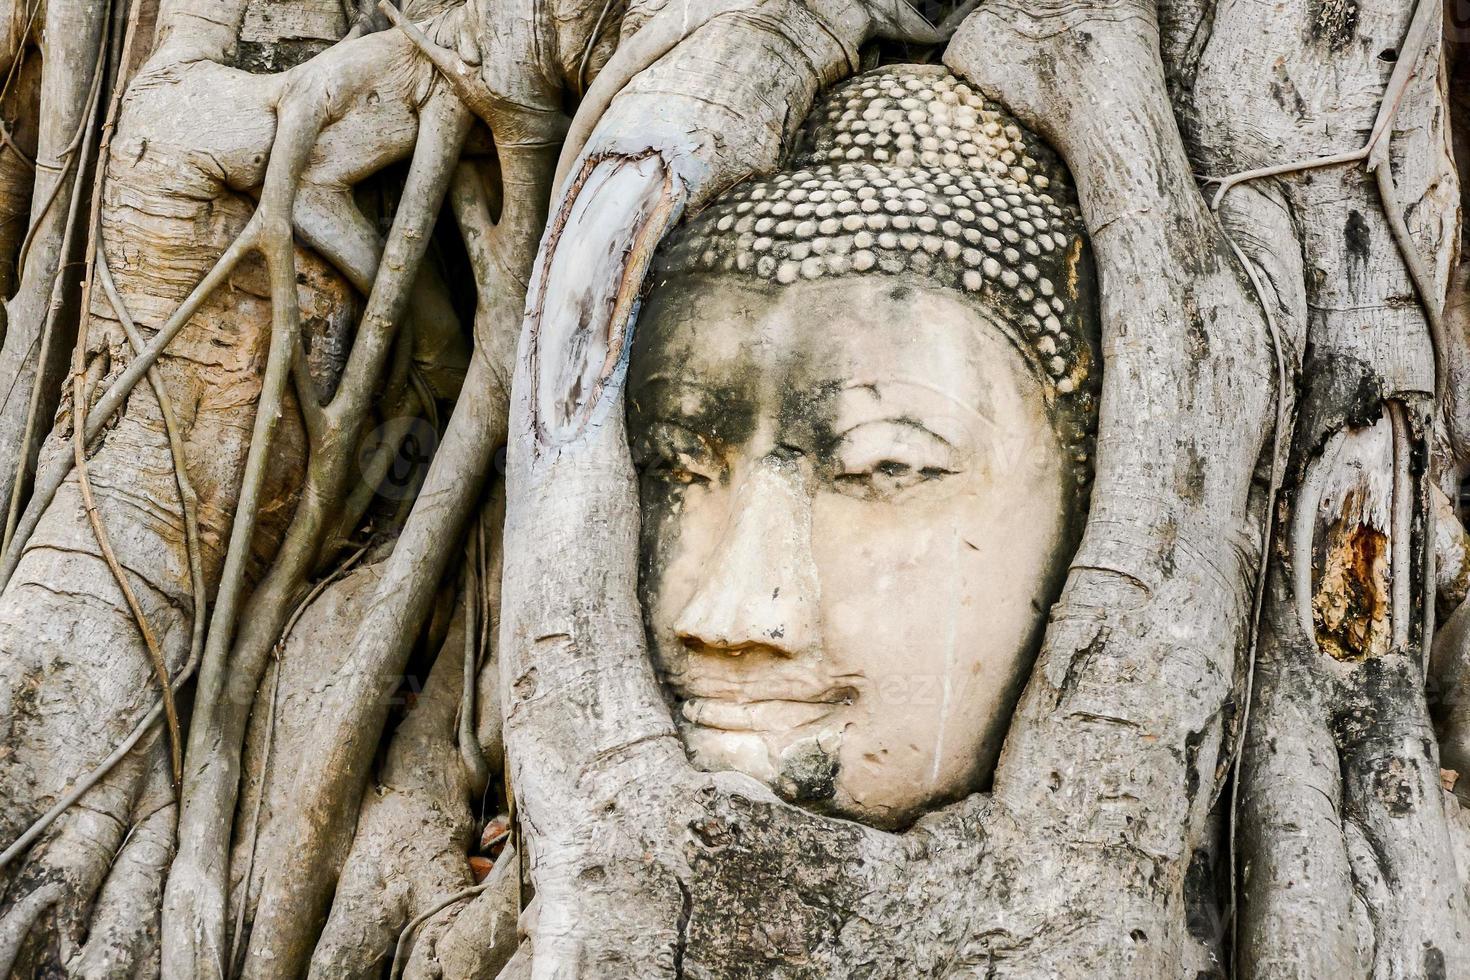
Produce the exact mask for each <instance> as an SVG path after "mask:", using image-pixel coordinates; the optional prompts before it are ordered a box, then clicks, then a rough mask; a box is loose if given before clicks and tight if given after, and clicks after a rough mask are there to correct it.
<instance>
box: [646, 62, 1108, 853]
mask: <svg viewBox="0 0 1470 980" xmlns="http://www.w3.org/2000/svg"><path fill="white" fill-rule="evenodd" d="M1089 262H1090V259H1089V258H1088V257H1087V254H1086V243H1085V239H1084V237H1083V232H1082V228H1081V222H1080V220H1079V218H1078V215H1077V212H1076V208H1075V205H1074V204H1073V203H1072V192H1071V189H1070V184H1069V181H1068V178H1067V176H1066V174H1065V172H1064V171H1063V170H1062V169H1061V167H1060V166H1059V164H1058V163H1057V162H1056V159H1055V157H1054V156H1053V155H1052V154H1051V152H1050V151H1049V150H1047V149H1046V148H1044V147H1043V146H1041V145H1040V144H1039V143H1038V141H1037V140H1036V138H1035V137H1034V136H1032V135H1031V134H1029V133H1026V132H1024V131H1023V130H1022V129H1021V128H1020V127H1019V126H1018V125H1017V124H1016V123H1015V122H1014V121H1013V120H1011V119H1010V118H1009V117H1008V116H1007V115H1006V114H1005V113H1004V112H1002V111H1001V110H999V109H998V108H997V107H996V106H995V105H993V104H991V103H988V102H986V101H985V100H984V99H983V98H981V97H980V96H979V95H978V94H977V93H975V92H974V91H972V90H971V89H970V88H969V87H967V86H966V85H965V84H964V83H963V82H961V81H959V80H958V79H956V78H955V77H954V76H953V75H951V74H950V73H949V72H948V71H946V70H944V69H942V68H937V67H929V66H921V65H902V66H892V67H889V68H885V69H881V70H879V71H875V72H870V73H867V74H864V75H861V76H858V77H856V78H854V79H852V80H851V81H849V82H847V83H845V84H843V85H841V86H838V87H837V88H836V89H834V90H833V91H831V92H830V93H827V95H826V96H825V97H824V99H823V101H822V102H820V103H819V104H818V105H817V106H816V107H815V109H814V110H813V112H812V114H811V116H810V117H809V119H808V122H807V124H806V126H805V128H804V130H803V132H802V135H801V137H800V139H799V142H798V144H797V146H796V148H795V151H794V153H793V154H792V155H791V156H790V158H789V159H788V160H787V161H786V165H785V166H784V168H783V169H782V171H781V172H780V173H779V174H777V175H775V176H773V177H771V178H769V179H766V180H757V181H751V182H748V183H745V184H742V185H739V186H737V187H736V188H734V189H733V190H731V191H729V192H727V193H726V194H725V195H723V196H722V197H720V198H719V199H717V200H716V201H715V202H714V203H713V204H712V205H711V206H710V207H708V208H707V209H705V210H704V211H703V212H701V213H700V214H699V215H698V216H696V217H695V218H693V219H692V220H691V221H690V222H689V223H688V224H687V225H686V226H685V227H684V228H682V229H681V230H680V231H679V232H678V233H676V234H675V235H674V236H673V237H672V238H671V239H670V240H669V244H668V246H667V248H666V253H665V255H664V257H663V259H662V260H661V263H660V265H659V266H658V267H657V269H656V272H655V278H654V283H655V285H654V290H653V293H652V297H651V299H650V303H649V308H648V310H647V312H646V314H645V317H644V320H643V328H642V332H641V333H640V335H639V340H638V342H637V345H636V347H635V350H634V355H633V364H632V374H631V378H630V386H629V416H630V440H631V441H632V444H633V452H634V458H635V460H636V461H637V462H638V463H639V464H640V468H641V471H642V476H643V479H642V506H643V515H644V519H643V529H644V531H643V539H644V543H643V556H644V557H643V566H642V576H641V578H642V592H643V598H644V605H645V609H646V614H647V620H648V628H649V633H650V645H651V648H652V650H653V653H654V657H655V659H656V661H657V665H658V667H659V668H660V670H661V672H662V673H663V675H664V676H665V678H666V680H667V682H668V686H669V689H670V692H671V693H672V695H673V697H674V699H675V701H676V702H677V709H678V717H679V719H680V725H681V730H682V732H683V734H684V737H685V740H686V742H687V744H688V747H689V751H690V753H691V755H692V757H693V759H694V761H695V762H696V764H698V765H699V766H701V767H703V768H708V769H734V770H738V771H741V772H745V773H747V774H749V775H751V776H754V777H756V778H758V779H760V780H762V781H764V782H766V783H768V784H770V785H771V786H772V787H773V788H775V789H776V790H777V792H779V793H780V794H781V795H783V796H784V797H786V798H787V799H790V800H792V801H797V802H803V803H807V804H810V805H812V806H815V807H818V808H822V809H828V810H831V811H833V812H836V813H839V814H842V815H846V816H850V817H854V818H856V819H860V820H864V821H866V822H869V823H873V824H876V825H880V826H892V825H896V824H902V823H905V822H907V821H909V820H911V819H912V818H913V817H914V816H916V815H917V814H918V813H921V812H922V811H923V810H924V809H925V808H927V807H930V806H932V805H934V804H936V803H939V802H944V801H948V800H951V799H954V798H956V797H957V796H961V795H963V794H965V793H967V792H971V791H973V790H975V789H977V788H978V787H980V786H981V785H982V784H983V783H984V781H985V780H986V779H987V778H988V776H989V773H990V771H991V769H992V768H993V767H994V764H995V759H996V756H997V754H998V753H999V751H1000V748H1001V743H1002V740H1003V738H1004V735H1005V730H1006V725H1007V723H1008V721H1009V718H1010V713H1011V709H1012V707H1013V705H1014V703H1015V700H1016V697H1017V695H1018V694H1019V692H1020V689H1021V686H1022V685H1023V684H1024V683H1025V681H1026V678H1027V676H1028V673H1029V670H1030V666H1031V663H1032V660H1033V658H1034V656H1035V652H1036V648H1037V645H1038V644H1039V642H1040V634H1041V628H1042V626H1043V624H1044V622H1045V611H1046V609H1047V608H1048V607H1049V606H1050V605H1051V603H1052V601H1053V600H1054V599H1055V597H1056V593H1057V590H1058V588H1059V587H1060V584H1061V576H1062V575H1063V573H1065V571H1066V567H1067V561H1068V559H1069V557H1070V550H1071V548H1073V547H1074V546H1075V544H1076V533H1077V531H1078V530H1080V527H1081V522H1080V517H1081V515H1082V511H1083V509H1084V507H1085V500H1086V491H1087V486H1088V472H1089V463H1090V458H1089V445H1090V440H1091V436H1092V432H1093V428H1094V420H1095V408H1094V390H1095V382H1096V366H1097V354H1096V351H1095V348H1094V339H1093V338H1094V337H1095V333H1096V322H1095V320H1096V312H1095V308H1094V298H1093V294H1092V288H1091V271H1090V267H1089Z"/></svg>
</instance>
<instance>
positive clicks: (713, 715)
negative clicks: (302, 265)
mask: <svg viewBox="0 0 1470 980" xmlns="http://www.w3.org/2000/svg"><path fill="white" fill-rule="evenodd" d="M856 696H857V692H856V691H854V690H853V689H852V688H850V687H840V688H838V687H834V688H832V689H830V690H828V691H824V692H822V693H821V694H819V695H817V696H815V697H810V698H760V699H741V700H736V699H732V698H728V697H686V698H685V700H684V701H683V703H682V704H681V705H680V709H679V710H680V714H682V715H683V717H684V720H685V721H687V722H689V723H690V724H691V725H698V726H700V727H701V728H714V729H718V730H720V731H727V732H762V731H791V730H793V729H797V728H801V727H803V726H806V725H811V724H815V723H816V722H819V721H821V720H822V719H824V718H826V717H827V716H828V715H831V714H832V713H833V712H835V711H837V710H838V709H839V708H842V707H844V706H846V705H849V704H851V703H852V702H853V699H854V698H855V697H856Z"/></svg>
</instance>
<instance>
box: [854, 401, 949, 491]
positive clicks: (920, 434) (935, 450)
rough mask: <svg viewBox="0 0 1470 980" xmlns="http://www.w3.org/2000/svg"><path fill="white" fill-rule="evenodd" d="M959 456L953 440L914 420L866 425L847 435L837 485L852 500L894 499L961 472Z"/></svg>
mask: <svg viewBox="0 0 1470 980" xmlns="http://www.w3.org/2000/svg"><path fill="white" fill-rule="evenodd" d="M958 457H959V454H958V453H957V452H956V450H955V447H954V446H952V445H951V444H950V443H949V442H948V441H946V440H945V439H943V438H941V437H940V436H938V435H936V434H935V433H933V432H932V431H930V430H929V429H927V428H925V427H924V426H923V425H921V424H919V423H917V422H913V421H912V420H908V419H893V420H890V419H882V420H878V421H873V422H864V423H861V424H859V425H856V426H853V427H852V428H850V429H848V430H847V431H846V432H844V433H843V434H842V436H841V438H840V440H839V442H838V444H837V448H836V449H835V450H834V452H833V468H832V474H833V478H832V482H833V485H834V486H835V487H836V488H837V489H838V490H839V491H841V492H842V493H845V494H847V495H849V496H854V497H859V498H862V499H865V500H889V499H893V498H894V497H895V496H897V495H899V494H902V493H903V492H904V491H906V490H908V489H910V488H912V487H917V486H920V485H922V484H927V483H931V482H933V481H936V480H942V479H943V478H945V477H947V476H951V475H953V474H954V473H956V472H958V471H959V469H960V460H959V458H958Z"/></svg>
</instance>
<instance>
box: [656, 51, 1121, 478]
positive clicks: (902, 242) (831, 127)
mask: <svg viewBox="0 0 1470 980" xmlns="http://www.w3.org/2000/svg"><path fill="white" fill-rule="evenodd" d="M658 270H659V272H661V273H663V274H664V275H665V276H667V275H678V274H681V273H684V274H687V273H701V272H702V273H707V274H715V275H719V274H733V275H740V276H746V277H751V278H757V279H762V280H766V281H768V282H772V283H775V284H778V285H785V284H790V283H794V282H797V281H800V280H812V279H820V278H824V277H830V276H847V275H900V274H905V273H907V274H909V275H915V276H918V277H920V278H922V279H925V280H927V281H929V282H930V283H932V284H934V285H938V286H941V287H945V288H951V289H955V290H957V291H959V292H961V293H963V294H965V295H966V296H968V297H971V298H972V300H973V302H975V303H976V305H978V306H983V307H986V308H988V309H990V310H993V311H995V312H996V313H997V317H996V319H998V320H1000V321H1001V322H1002V323H1003V325H1004V329H1005V330H1006V331H1007V333H1008V336H1009V337H1010V339H1011V341H1012V343H1014V344H1015V346H1016V348H1017V349H1018V350H1019V351H1020V352H1021V354H1022V356H1023V358H1024V359H1025V360H1026V362H1027V364H1028V365H1029V366H1030V367H1031V369H1032V371H1033V373H1034V374H1035V375H1036V376H1037V377H1038V378H1039V379H1040V381H1041V382H1042V388H1043V390H1044V392H1045V396H1046V400H1047V404H1048V407H1049V408H1050V410H1051V413H1052V418H1053V421H1054V424H1055V425H1056V427H1057V431H1058V434H1059V436H1060V437H1061V439H1062V442H1063V444H1064V445H1065V446H1066V447H1067V449H1068V452H1069V453H1070V454H1071V456H1072V459H1073V462H1074V464H1075V473H1074V475H1075V476H1076V477H1077V482H1078V484H1079V485H1080V486H1085V485H1086V483H1087V482H1088V479H1089V474H1090V470H1091V466H1090V462H1091V460H1090V455H1091V439H1092V434H1093V431H1094V429H1095V428H1096V389H1097V378H1096V376H1095V375H1096V366H1097V363H1098V354H1097V349H1096V345H1097V340H1096V334H1097V313H1096V298H1095V290H1094V287H1093V282H1092V269H1091V262H1090V259H1088V257H1087V255H1086V236H1085V231H1084V228H1083V225H1082V220H1081V216H1080V214H1079V213H1078V211H1077V207H1076V204H1075V197H1074V194H1073V191H1072V185H1071V180H1070V177H1069V175H1068V174H1067V172H1066V169H1065V168H1064V167H1063V166H1062V164H1061V163H1060V161H1059V160H1058V158H1057V156H1056V154H1055V153H1053V152H1052V151H1051V150H1050V149H1049V148H1048V147H1046V146H1045V145H1044V144H1042V143H1041V142H1040V140H1039V139H1038V138H1037V137H1036V136H1034V135H1032V134H1031V133H1029V132H1028V131H1026V130H1025V129H1023V128H1022V127H1021V126H1020V125H1019V124H1018V123H1017V122H1016V121H1015V120H1014V119H1012V118H1011V117H1010V116H1009V115H1008V114H1007V113H1006V112H1005V111H1004V110H1003V109H1001V108H1000V107H999V106H997V105H995V104H994V103H992V102H988V101H987V100H986V99H984V98H983V97H982V96H981V95H980V94H979V93H977V92H975V91H974V90H972V89H971V88H969V87H968V86H967V85H966V84H965V83H964V82H963V81H961V80H960V79H958V78H956V77H955V76H954V75H952V74H950V72H949V71H948V70H947V69H945V68H943V67H940V66H932V65H890V66H886V67H883V68H879V69H876V70H874V71H870V72H866V73H864V74H862V75H858V76H856V77H854V78H852V79H850V80H848V81H847V82H844V83H842V84H841V85H838V86H836V87H835V88H833V89H831V90H829V91H828V92H826V93H825V94H824V95H822V96H819V98H818V102H817V104H816V106H814V107H813V109H812V112H811V114H810V115H809V116H808V117H807V119H806V121H805V123H804V124H803V126H802V129H801V131H800V133H799V134H798V136H797V139H796V142H795V146H794V148H793V149H792V151H791V153H790V154H789V155H788V157H787V159H786V161H785V163H784V166H783V169H782V171H781V172H780V173H778V174H775V175H773V176H771V177H768V178H764V179H759V180H750V181H746V182H744V183H742V184H739V185H737V186H735V187H733V188H731V189H730V190H729V191H726V192H725V193H724V194H722V195H721V196H720V197H718V198H716V199H715V200H714V201H713V202H711V203H710V205H709V206H708V207H706V208H705V209H704V210H703V211H701V212H699V213H698V214H697V215H694V216H693V217H691V218H690V219H689V220H688V221H686V222H685V223H684V224H683V225H682V226H681V227H680V228H678V229H676V230H675V231H674V232H673V233H672V234H671V235H670V236H669V238H668V239H667V240H666V241H665V243H664V246H663V249H662V251H661V253H660V258H659V262H658Z"/></svg>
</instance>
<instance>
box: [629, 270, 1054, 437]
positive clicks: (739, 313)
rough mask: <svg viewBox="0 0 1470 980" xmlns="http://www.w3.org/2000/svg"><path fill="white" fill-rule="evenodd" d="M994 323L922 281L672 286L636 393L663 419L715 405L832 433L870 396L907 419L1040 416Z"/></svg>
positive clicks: (658, 297)
mask: <svg viewBox="0 0 1470 980" xmlns="http://www.w3.org/2000/svg"><path fill="white" fill-rule="evenodd" d="M992 315H993V314H991V313H989V312H988V311H986V310H984V309H983V308H980V307H977V306H976V305H975V304H974V303H973V302H967V301H966V300H964V299H961V298H959V297H956V296H954V295H952V294H951V292H950V291H948V290H944V289H940V288H936V287H934V286H932V285H929V284H927V283H924V282H922V281H921V280H918V279H917V278H916V277H915V278H910V277H906V276H871V277H862V276H855V277H847V278H842V279H834V280H823V281H817V282H811V283H805V282H803V283H796V284H792V285H788V286H774V285H768V284H764V283H756V282H751V281H749V280H745V279H742V278H735V277H719V276H712V277H705V276H696V277H689V278H687V279H679V280H672V281H669V282H666V283H663V284H661V285H659V286H658V287H656V289H655V292H654V295H653V297H652V299H651V301H650V303H649V305H648V308H647V310H646V312H645V315H644V316H643V318H642V323H641V324H640V326H639V335H638V338H637V340H636V342H635V345H634V354H633V363H632V369H631V377H630V386H629V390H630V395H631V397H632V398H633V399H634V400H635V402H637V403H639V405H640V406H641V407H656V408H657V410H658V412H659V414H661V415H665V416H667V415H669V414H678V413H681V412H682V413H688V414H699V413H701V412H708V411H709V410H710V407H709V405H708V403H709V402H710V401H711V400H713V401H714V402H715V403H716V405H717V406H718V410H719V412H720V413H721V414H722V415H726V416H731V417H732V419H733V417H734V416H737V415H739V414H742V413H743V414H746V415H751V414H753V415H763V416H792V415H800V414H803V413H811V412H817V413H823V414H826V415H827V416H829V417H830V420H831V421H832V422H834V423H835V422H837V421H839V419H837V418H835V416H836V415H838V414H840V413H841V411H842V410H843V407H844V405H847V404H848V403H849V402H851V401H852V400H853V399H862V398H866V399H869V400H879V401H883V402H885V403H887V404H888V405H889V407H891V408H893V409H894V410H895V411H898V412H903V411H905V410H912V411H915V412H926V413H927V412H935V413H940V412H951V413H959V414H969V415H978V416H980V417H990V416H992V415H993V414H994V413H995V410H996V408H997V407H998V403H999V402H1015V401H1018V400H1026V401H1028V402H1034V405H1035V407H1036V408H1037V410H1038V412H1039V410H1040V406H1041V394H1040V390H1039V386H1038V385H1037V384H1036V383H1035V382H1034V381H1033V380H1032V378H1031V376H1030V374H1029V372H1028V371H1027V368H1026V366H1025V364H1024V362H1023V361H1022V359H1021V357H1020V355H1019V354H1018V353H1017V352H1016V351H1015V349H1014V348H1013V347H1012V346H1011V345H1010V343H1009V341H1008V340H1007V339H1006V338H1005V337H1004V335H1002V334H1001V333H1000V331H999V330H998V329H997V327H996V326H995V325H994V323H993V321H992ZM853 392H856V394H850V393H853ZM849 407H850V406H849Z"/></svg>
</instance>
